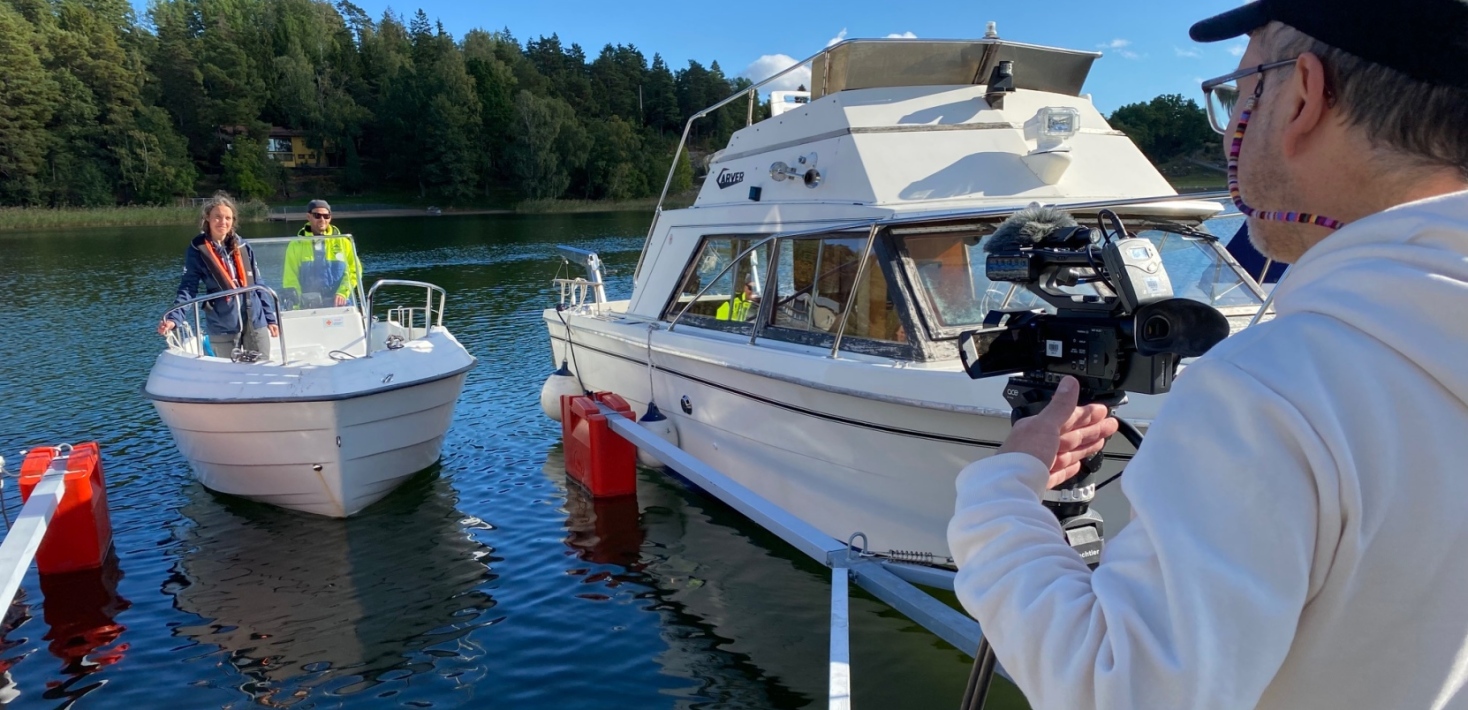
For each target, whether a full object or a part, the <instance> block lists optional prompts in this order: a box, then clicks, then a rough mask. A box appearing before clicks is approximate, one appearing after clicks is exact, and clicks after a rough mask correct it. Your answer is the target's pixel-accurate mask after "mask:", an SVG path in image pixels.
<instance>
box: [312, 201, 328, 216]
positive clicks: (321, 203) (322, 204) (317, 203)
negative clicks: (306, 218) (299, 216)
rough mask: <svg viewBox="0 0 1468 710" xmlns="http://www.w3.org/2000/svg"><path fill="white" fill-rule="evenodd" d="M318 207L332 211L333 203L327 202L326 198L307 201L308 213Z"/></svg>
mask: <svg viewBox="0 0 1468 710" xmlns="http://www.w3.org/2000/svg"><path fill="white" fill-rule="evenodd" d="M317 207H320V208H321V209H324V210H326V211H327V212H330V211H331V205H328V204H326V200H311V201H310V202H307V203H306V214H310V213H311V210H314V209H316V208H317Z"/></svg>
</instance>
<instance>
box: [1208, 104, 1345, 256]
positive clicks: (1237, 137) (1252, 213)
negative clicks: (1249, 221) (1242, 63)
mask: <svg viewBox="0 0 1468 710" xmlns="http://www.w3.org/2000/svg"><path fill="white" fill-rule="evenodd" d="M1263 88H1264V82H1262V81H1261V82H1259V85H1258V87H1257V88H1256V89H1255V91H1254V95H1253V96H1250V97H1249V101H1248V103H1246V104H1244V110H1243V111H1242V112H1240V113H1239V125H1238V128H1235V129H1234V138H1233V142H1232V143H1230V144H1229V148H1228V194H1229V196H1230V197H1232V198H1233V201H1234V205H1235V206H1236V207H1238V208H1239V211H1240V212H1242V213H1244V216H1246V217H1253V218H1254V219H1267V220H1271V221H1275V222H1298V223H1300V224H1313V225H1316V226H1319V227H1325V228H1326V229H1340V228H1341V227H1344V226H1346V225H1345V223H1344V222H1341V221H1340V220H1336V219H1331V218H1329V217H1325V216H1322V215H1316V214H1310V213H1308V212H1282V211H1273V212H1264V211H1260V210H1256V209H1254V208H1253V207H1250V206H1248V205H1246V204H1244V196H1243V195H1242V194H1240V192H1239V148H1240V147H1241V146H1243V145H1244V131H1245V130H1247V129H1248V128H1249V118H1250V117H1251V116H1252V115H1253V113H1254V106H1255V105H1256V104H1258V102H1259V95H1260V94H1261V93H1263Z"/></svg>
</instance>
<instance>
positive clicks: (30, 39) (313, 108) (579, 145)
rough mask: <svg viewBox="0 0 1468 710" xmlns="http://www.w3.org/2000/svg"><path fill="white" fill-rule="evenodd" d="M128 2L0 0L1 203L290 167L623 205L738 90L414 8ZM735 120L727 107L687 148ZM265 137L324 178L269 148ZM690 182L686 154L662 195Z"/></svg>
mask: <svg viewBox="0 0 1468 710" xmlns="http://www.w3.org/2000/svg"><path fill="white" fill-rule="evenodd" d="M133 7H134V5H133V4H132V3H129V2H127V1H126V0H0V205H48V206H73V207H76V206H87V205H113V204H158V205H162V204H168V203H170V202H172V201H173V200H174V199H175V198H178V197H187V196H192V195H194V194H197V193H198V192H207V191H209V190H212V189H213V188H215V187H218V186H221V185H222V186H224V187H225V188H227V189H229V190H230V191H231V192H233V193H235V194H236V195H239V196H242V197H252V198H257V199H272V198H277V197H287V196H290V193H291V192H292V183H293V182H300V181H301V180H302V179H303V178H302V176H309V177H310V179H311V180H313V181H324V182H326V183H327V184H334V185H335V187H336V188H337V189H340V190H343V191H346V192H352V193H359V192H364V191H395V192H408V191H413V192H417V193H418V194H419V195H421V196H424V197H427V196H430V195H432V196H436V197H441V198H442V199H444V200H445V201H446V202H447V203H450V204H451V203H452V202H453V201H454V200H468V199H470V198H471V197H473V196H475V195H488V194H502V193H504V192H506V191H509V190H514V191H518V192H520V193H521V194H523V195H525V196H527V197H536V198H543V199H566V198H571V199H599V200H601V199H606V200H617V201H622V202H627V203H629V204H630V202H629V201H636V200H638V199H645V198H648V197H655V196H656V195H657V193H658V192H659V191H660V190H661V188H662V184H663V181H664V179H665V177H666V175H667V171H668V160H669V159H670V158H671V156H672V155H673V149H674V147H675V145H676V142H677V140H678V138H679V136H681V132H682V128H683V121H684V118H685V117H686V116H688V115H690V114H692V113H693V112H696V111H698V110H700V109H702V108H704V107H706V106H708V105H709V104H712V103H714V102H717V101H719V100H722V99H723V98H725V97H726V96H729V95H730V94H733V93H737V92H738V91H739V90H741V89H742V88H744V87H747V86H748V82H747V81H746V80H744V79H731V78H729V77H727V76H725V75H724V73H723V72H722V70H721V69H720V68H719V65H718V63H717V62H714V63H711V64H710V65H708V67H707V68H705V66H704V65H702V64H699V63H698V62H689V63H688V67H687V68H686V69H682V70H679V71H676V72H675V71H672V70H670V68H669V67H668V64H667V63H666V62H665V61H664V59H663V57H661V56H659V55H653V56H652V58H651V63H650V64H649V60H648V57H647V56H646V55H644V54H643V52H642V51H641V50H640V49H638V48H637V47H635V46H632V45H623V44H608V45H606V46H603V47H602V48H601V49H600V51H599V52H596V53H595V54H594V56H590V57H589V56H588V55H587V53H586V52H585V51H584V50H583V49H582V48H581V47H580V46H578V45H576V44H570V45H569V46H567V45H565V44H563V43H562V42H561V40H560V38H559V37H558V36H556V35H551V36H549V37H538V38H536V39H532V40H530V41H528V42H520V41H518V40H516V39H515V37H514V36H513V35H511V34H510V32H509V30H500V31H494V32H491V31H485V30H473V31H471V32H469V33H467V34H466V35H465V36H464V37H463V40H462V42H455V40H454V38H453V37H451V36H449V35H448V34H447V33H445V32H444V30H443V27H442V25H441V24H439V23H437V22H435V21H434V20H433V19H432V18H431V17H429V16H428V15H427V14H425V13H423V12H422V11H421V10H420V11H417V12H413V13H410V15H408V17H409V18H410V19H406V20H405V19H404V18H403V17H402V16H399V15H396V14H394V13H393V12H392V11H391V10H389V11H387V12H386V13H385V14H384V15H383V16H382V17H381V18H379V19H377V20H375V21H374V19H373V18H371V17H369V16H368V15H367V14H366V12H364V11H363V10H362V8H360V7H358V6H357V5H355V4H353V3H352V2H350V1H349V0H336V1H335V2H330V1H327V0H150V2H149V3H148V4H147V11H146V17H145V18H144V19H143V20H142V21H140V18H138V17H135V15H134V11H133ZM763 110H764V109H763V108H761V109H760V111H759V112H757V115H756V118H759V117H760V115H759V114H760V113H761V112H762V111H763ZM744 121H745V106H744V104H743V103H741V102H735V103H734V104H732V105H731V106H729V107H728V108H726V109H723V110H721V111H718V112H715V113H714V114H713V115H711V116H709V117H707V118H706V119H703V120H701V121H699V122H698V123H697V124H695V130H694V132H693V134H692V135H691V136H690V143H691V146H690V147H692V148H695V149H697V150H698V151H700V152H707V151H709V150H712V149H716V148H719V147H722V146H723V144H724V143H725V142H726V141H727V140H728V138H729V135H730V134H731V133H732V132H733V131H734V130H736V129H738V128H739V127H742V126H743V125H744ZM274 128H280V129H286V130H288V131H291V132H292V135H296V136H303V137H304V141H305V144H306V146H307V150H308V152H311V153H315V154H316V155H317V156H319V157H318V159H317V160H318V163H317V165H316V166H313V167H320V168H328V167H329V168H332V169H333V170H332V171H331V172H327V171H325V170H308V171H304V172H300V173H292V172H291V171H289V170H287V169H285V168H283V167H282V165H281V164H280V163H277V162H274V161H272V160H271V159H270V157H269V155H268V154H267V153H266V142H267V136H268V135H269V131H270V130H271V129H274ZM277 135H278V134H277ZM293 177H294V178H295V179H294V180H293ZM691 179H692V170H691V167H690V166H689V163H688V160H687V156H686V153H685V156H684V158H683V159H682V160H680V161H679V164H678V167H677V171H676V175H675V180H674V182H673V185H672V188H673V190H674V192H679V191H686V190H687V189H688V188H689V187H690V186H691ZM201 186H207V189H202V188H201Z"/></svg>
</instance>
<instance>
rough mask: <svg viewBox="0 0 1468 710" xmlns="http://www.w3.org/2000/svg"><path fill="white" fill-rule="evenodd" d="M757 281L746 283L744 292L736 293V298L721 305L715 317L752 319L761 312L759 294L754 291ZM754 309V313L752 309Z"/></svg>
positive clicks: (720, 318)
mask: <svg viewBox="0 0 1468 710" xmlns="http://www.w3.org/2000/svg"><path fill="white" fill-rule="evenodd" d="M754 288H755V283H754V282H753V281H750V282H748V283H746V284H744V292H743V293H738V294H735V295H734V298H733V299H731V300H729V301H727V302H725V303H723V304H722V305H720V306H719V310H718V311H717V312H716V313H715V314H714V317H715V318H717V319H719V320H735V321H741V322H742V321H747V320H750V319H751V318H753V317H754V316H755V314H757V313H758V312H759V295H758V294H756V293H755V291H754ZM751 308H753V309H754V313H751V312H750V309H751Z"/></svg>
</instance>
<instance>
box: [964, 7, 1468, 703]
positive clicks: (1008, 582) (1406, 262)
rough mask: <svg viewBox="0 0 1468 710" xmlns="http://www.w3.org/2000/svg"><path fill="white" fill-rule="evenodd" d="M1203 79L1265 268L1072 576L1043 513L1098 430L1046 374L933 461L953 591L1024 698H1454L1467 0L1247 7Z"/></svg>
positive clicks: (1460, 618) (1465, 287)
mask: <svg viewBox="0 0 1468 710" xmlns="http://www.w3.org/2000/svg"><path fill="white" fill-rule="evenodd" d="M1241 35H1247V36H1248V37H1249V45H1248V49H1247V51H1246V52H1245V53H1244V55H1243V58H1242V60H1241V62H1240V69H1239V70H1238V71H1236V72H1233V73H1231V74H1230V75H1227V76H1224V77H1220V78H1219V79H1217V80H1214V81H1210V82H1205V84H1204V86H1205V92H1206V93H1207V94H1208V98H1209V102H1210V117H1211V118H1212V119H1213V121H1214V127H1215V129H1217V130H1220V131H1221V132H1225V135H1226V136H1227V138H1226V140H1225V149H1226V151H1227V153H1228V155H1229V164H1230V189H1231V191H1232V192H1233V193H1234V198H1235V201H1236V202H1237V203H1238V204H1239V208H1240V210H1241V211H1242V212H1244V214H1246V215H1248V217H1249V219H1248V228H1249V235H1250V238H1251V240H1252V241H1253V243H1254V244H1255V245H1256V246H1257V247H1258V248H1259V249H1260V251H1261V252H1263V253H1264V254H1265V255H1267V256H1269V257H1271V258H1273V259H1275V260H1278V261H1283V262H1287V263H1291V264H1293V267H1292V269H1291V272H1290V273H1289V274H1288V275H1286V276H1285V278H1284V279H1283V280H1281V282H1280V283H1279V285H1278V286H1277V287H1276V290H1275V292H1274V297H1275V306H1276V309H1277V313H1278V316H1277V317H1276V318H1275V319H1274V320H1272V321H1270V322H1267V323H1264V324H1261V325H1258V326H1255V327H1252V328H1249V329H1247V330H1245V331H1243V332H1241V333H1239V334H1237V335H1234V336H1232V337H1230V338H1228V339H1227V340H1225V341H1223V342H1222V343H1220V344H1219V345H1217V346H1216V347H1214V349H1213V350H1212V351H1211V352H1209V353H1208V354H1207V355H1205V356H1204V357H1202V358H1200V359H1199V360H1198V361H1196V362H1195V363H1193V364H1192V365H1190V366H1189V367H1188V368H1187V370H1186V371H1185V372H1184V373H1183V374H1182V375H1181V376H1179V378H1178V380H1177V382H1176V385H1175V387H1174V389H1173V391H1172V393H1171V394H1170V395H1169V399H1168V401H1167V403H1166V405H1165V406H1164V407H1163V409H1162V411H1161V412H1160V414H1159V415H1158V418H1157V420H1156V422H1155V423H1153V425H1152V427H1151V429H1150V431H1149V432H1148V434H1147V438H1146V441H1145V443H1144V445H1143V446H1142V447H1141V449H1140V451H1138V453H1137V455H1136V457H1135V458H1134V459H1133V460H1132V462H1131V464H1130V465H1129V466H1128V467H1127V471H1126V475H1124V476H1123V477H1122V479H1121V482H1122V486H1123V489H1124V491H1125V492H1126V495H1127V497H1128V499H1129V500H1130V501H1131V504H1132V509H1133V519H1132V520H1131V521H1130V522H1129V523H1128V525H1127V527H1126V529H1125V530H1123V531H1122V532H1121V533H1120V534H1118V535H1117V536H1116V537H1115V538H1114V539H1113V540H1111V541H1109V542H1108V544H1107V546H1106V548H1105V549H1104V551H1103V552H1102V555H1101V559H1100V564H1099V565H1098V566H1097V567H1096V568H1095V569H1094V570H1091V569H1089V568H1088V567H1087V566H1086V564H1085V563H1084V562H1083V561H1082V559H1081V558H1080V556H1079V555H1078V554H1077V553H1076V552H1075V551H1074V550H1072V549H1071V547H1070V546H1069V545H1068V544H1067V542H1066V539H1065V537H1064V536H1063V535H1062V533H1061V530H1060V528H1059V526H1058V524H1057V522H1056V519H1055V516H1054V515H1052V514H1051V513H1050V512H1049V511H1048V510H1047V509H1046V508H1045V507H1043V506H1042V504H1041V494H1042V491H1043V490H1044V489H1045V488H1046V487H1048V486H1054V485H1056V484H1058V483H1061V482H1063V481H1065V480H1066V479H1068V478H1069V477H1070V476H1072V475H1073V474H1074V473H1075V472H1076V471H1077V470H1078V469H1079V466H1080V462H1081V461H1082V460H1084V459H1085V458H1087V457H1089V456H1090V455H1092V454H1094V453H1095V452H1097V451H1099V450H1100V449H1101V447H1102V446H1103V445H1104V443H1105V440H1106V438H1107V437H1109V436H1110V435H1111V434H1113V433H1114V432H1115V431H1116V422H1115V420H1113V419H1110V418H1109V417H1107V416H1106V411H1105V409H1104V408H1102V407H1100V406H1099V405H1092V406H1088V407H1077V406H1076V405H1077V388H1076V387H1075V382H1074V381H1067V382H1066V383H1065V384H1063V385H1062V386H1061V388H1060V391H1059V392H1058V393H1057V394H1056V396H1055V398H1054V399H1053V400H1052V402H1051V404H1050V406H1049V407H1047V408H1046V409H1045V410H1044V411H1043V412H1041V413H1040V414H1038V415H1036V416H1034V417H1031V418H1029V419H1024V420H1021V421H1020V422H1018V423H1017V424H1016V425H1015V427H1014V430H1013V432H1012V433H1011V435H1010V437H1009V439H1008V440H1007V441H1006V442H1005V443H1004V446H1003V447H1002V448H1001V449H1000V450H999V454H998V455H996V456H993V457H990V458H988V459H985V460H983V461H980V462H977V463H974V464H972V465H970V466H968V467H967V468H966V469H965V470H964V471H963V473H962V474H961V475H960V476H959V479H958V503H957V510H956V514H955V516H954V518H953V521H952V522H951V524H950V526H949V532H948V537H949V543H950V546H951V547H952V549H953V554H954V559H955V561H956V562H957V564H958V567H959V574H958V580H957V591H958V596H959V599H960V600H961V601H962V603H963V605H964V607H965V608H966V609H968V610H969V612H970V613H972V614H973V615H974V617H975V618H976V619H978V621H979V623H980V625H981V626H982V628H983V629H984V631H985V633H986V634H988V635H989V638H990V639H991V640H992V643H993V646H994V648H995V651H996V652H997V655H998V658H999V661H1000V662H1001V663H1002V664H1003V666H1004V667H1005V668H1006V669H1007V670H1008V671H1009V673H1010V675H1011V676H1012V677H1013V678H1014V679H1015V681H1016V682H1017V683H1018V685H1019V687H1020V688H1021V689H1022V690H1023V691H1024V692H1025V694H1026V695H1027V696H1028V698H1029V699H1030V702H1031V703H1032V705H1033V706H1034V707H1036V708H1092V707H1106V708H1228V709H1230V710H1232V709H1236V708H1253V707H1257V708H1290V709H1291V710H1299V709H1301V708H1330V709H1331V710H1336V709H1338V708H1428V707H1432V708H1468V688H1465V685H1468V453H1465V451H1468V450H1465V448H1464V446H1463V444H1462V441H1463V440H1464V438H1465V437H1468V123H1465V119H1468V0H1404V1H1403V2H1401V3H1397V4H1395V5H1390V6H1385V5H1381V4H1379V3H1368V2H1365V0H1263V1H1262V2H1254V3H1250V4H1248V5H1244V6H1242V7H1239V8H1237V9H1235V10H1232V11H1230V12H1227V13H1224V14H1222V15H1219V16H1217V17H1214V18H1210V19H1208V20H1204V21H1203V22H1200V23H1198V24H1197V25H1194V27H1193V28H1192V36H1193V38H1194V39H1195V40H1198V41H1203V42H1214V41H1220V40H1225V39H1230V38H1233V37H1237V36H1241Z"/></svg>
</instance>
